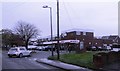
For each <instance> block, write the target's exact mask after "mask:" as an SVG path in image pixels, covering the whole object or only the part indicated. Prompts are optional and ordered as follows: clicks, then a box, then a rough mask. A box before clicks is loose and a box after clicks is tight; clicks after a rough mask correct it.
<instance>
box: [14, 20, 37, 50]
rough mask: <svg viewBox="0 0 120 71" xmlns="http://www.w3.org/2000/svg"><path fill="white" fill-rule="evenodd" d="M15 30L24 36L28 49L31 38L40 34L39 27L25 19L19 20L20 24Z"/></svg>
mask: <svg viewBox="0 0 120 71" xmlns="http://www.w3.org/2000/svg"><path fill="white" fill-rule="evenodd" d="M15 30H16V33H17V34H18V35H20V36H21V37H22V38H23V41H24V43H25V47H26V48H27V49H28V43H29V41H30V39H31V38H33V37H35V36H37V35H38V29H37V28H36V27H35V26H34V25H32V24H29V23H27V22H23V21H18V25H17V26H16V28H15Z"/></svg>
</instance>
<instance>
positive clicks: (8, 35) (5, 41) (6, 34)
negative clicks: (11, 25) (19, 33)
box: [2, 29, 13, 48]
mask: <svg viewBox="0 0 120 71" xmlns="http://www.w3.org/2000/svg"><path fill="white" fill-rule="evenodd" d="M12 34H13V33H12V30H10V29H2V46H3V47H6V48H7V47H8V46H9V47H10V46H11V39H12Z"/></svg>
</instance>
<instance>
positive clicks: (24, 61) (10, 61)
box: [2, 51, 63, 71]
mask: <svg viewBox="0 0 120 71" xmlns="http://www.w3.org/2000/svg"><path fill="white" fill-rule="evenodd" d="M50 54H51V52H49V51H47V52H44V51H39V52H37V53H33V54H32V56H31V57H23V58H16V57H13V58H9V57H8V56H7V52H6V51H3V52H2V69H3V70H4V69H8V70H9V69H18V70H19V69H33V70H42V69H43V70H52V71H56V70H60V71H63V70H61V69H58V68H56V67H52V66H49V65H46V64H42V63H37V62H36V61H35V60H36V59H40V58H46V57H48V56H50Z"/></svg>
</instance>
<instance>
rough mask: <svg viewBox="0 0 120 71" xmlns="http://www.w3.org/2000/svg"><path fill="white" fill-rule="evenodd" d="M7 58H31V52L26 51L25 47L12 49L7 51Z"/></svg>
mask: <svg viewBox="0 0 120 71" xmlns="http://www.w3.org/2000/svg"><path fill="white" fill-rule="evenodd" d="M8 56H9V57H12V56H17V57H20V58H21V57H23V56H31V51H29V50H27V49H26V48H25V47H14V48H11V49H10V50H9V51H8Z"/></svg>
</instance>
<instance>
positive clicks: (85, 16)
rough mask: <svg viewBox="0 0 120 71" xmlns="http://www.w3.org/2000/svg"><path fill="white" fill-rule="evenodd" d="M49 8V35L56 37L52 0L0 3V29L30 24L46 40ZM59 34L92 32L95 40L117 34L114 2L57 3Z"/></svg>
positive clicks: (80, 0) (72, 0)
mask: <svg viewBox="0 0 120 71" xmlns="http://www.w3.org/2000/svg"><path fill="white" fill-rule="evenodd" d="M44 5H48V6H49V7H52V19H53V20H52V24H53V34H54V35H56V34H57V29H56V28H57V25H56V24H57V22H56V20H57V19H56V18H57V17H56V16H57V12H56V0H52V1H51V0H29V1H28V0H22V1H20V0H2V1H1V2H0V9H1V10H0V15H1V16H0V23H1V24H2V26H0V29H12V30H14V28H15V27H16V26H17V22H18V21H25V22H28V23H30V24H34V25H35V26H36V27H37V28H38V29H39V32H40V37H41V38H42V37H47V36H50V12H49V8H43V6H44ZM59 7H60V33H62V32H65V31H67V30H84V31H92V32H94V35H95V36H105V35H117V34H118V1H117V0H76V1H75V0H60V4H59Z"/></svg>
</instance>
